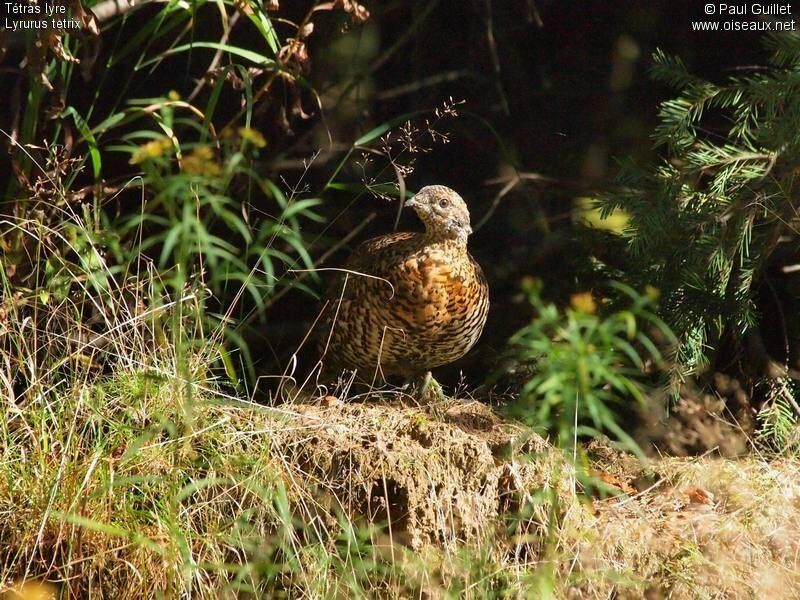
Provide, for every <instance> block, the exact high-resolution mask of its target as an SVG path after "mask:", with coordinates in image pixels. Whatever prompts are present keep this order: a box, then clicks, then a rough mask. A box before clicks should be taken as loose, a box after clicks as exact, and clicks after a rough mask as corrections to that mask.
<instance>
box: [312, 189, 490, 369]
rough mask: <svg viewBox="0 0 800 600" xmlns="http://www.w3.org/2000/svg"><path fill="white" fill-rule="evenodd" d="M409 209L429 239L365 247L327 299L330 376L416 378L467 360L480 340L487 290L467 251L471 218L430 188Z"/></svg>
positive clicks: (449, 196) (450, 197) (378, 241)
mask: <svg viewBox="0 0 800 600" xmlns="http://www.w3.org/2000/svg"><path fill="white" fill-rule="evenodd" d="M406 206H408V207H411V208H414V210H415V211H416V212H417V215H419V217H420V219H421V220H422V222H423V223H424V224H425V232H424V233H422V232H420V233H409V232H402V233H392V234H389V235H384V236H381V237H377V238H373V239H371V240H368V241H366V242H364V243H363V244H361V246H360V247H359V248H358V249H356V251H355V252H354V253H353V254H352V256H351V257H350V259H349V260H348V261H347V263H346V264H345V267H344V268H345V269H346V273H344V274H343V275H342V276H341V277H339V278H338V281H337V282H336V283H335V285H333V286H331V288H330V289H329V292H328V307H327V310H328V315H327V318H326V323H327V327H325V328H324V329H323V332H324V335H323V339H322V340H321V346H322V347H323V350H324V351H325V356H324V362H325V363H326V365H327V367H328V369H327V370H328V371H334V370H337V369H341V368H342V367H344V368H348V369H355V370H358V373H359V375H360V377H361V378H363V379H372V378H373V377H374V376H375V375H376V374H377V375H378V376H380V375H382V376H384V377H386V376H389V375H402V376H405V377H416V376H419V375H422V374H424V373H425V372H426V371H429V370H430V369H432V368H434V367H439V366H442V365H446V364H448V363H451V362H453V361H455V360H457V359H458V358H460V357H462V356H463V355H464V354H466V353H467V351H468V350H469V349H470V348H472V346H473V345H474V344H475V342H476V341H477V340H478V338H479V337H480V334H481V331H482V330H483V326H484V324H485V323H486V315H487V313H488V310H489V288H488V285H487V283H486V278H485V277H484V275H483V272H482V271H481V268H480V266H479V265H478V263H476V262H475V260H474V259H473V258H472V256H470V254H469V252H467V238H468V236H469V234H470V233H472V229H471V227H470V221H469V211H468V210H467V206H466V204H465V203H464V201H463V200H462V199H461V197H460V196H459V195H458V194H456V193H455V192H454V191H453V190H451V189H449V188H447V187H444V186H440V185H433V186H427V187H425V188H423V189H422V190H420V191H419V193H418V194H417V195H415V196H414V197H413V198H412V199H411V200H409V201H408V202H407V203H406Z"/></svg>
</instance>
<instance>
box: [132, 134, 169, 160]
mask: <svg viewBox="0 0 800 600" xmlns="http://www.w3.org/2000/svg"><path fill="white" fill-rule="evenodd" d="M170 148H172V140H170V139H169V138H166V137H164V138H159V139H157V140H153V141H150V142H147V143H146V144H144V145H143V146H139V147H138V148H137V149H136V151H135V152H134V153H133V155H132V156H131V159H130V160H129V161H128V163H130V164H132V165H138V164H139V163H142V162H144V161H145V160H149V159H151V158H158V157H159V156H163V154H164V153H165V152H166V151H167V150H169V149H170Z"/></svg>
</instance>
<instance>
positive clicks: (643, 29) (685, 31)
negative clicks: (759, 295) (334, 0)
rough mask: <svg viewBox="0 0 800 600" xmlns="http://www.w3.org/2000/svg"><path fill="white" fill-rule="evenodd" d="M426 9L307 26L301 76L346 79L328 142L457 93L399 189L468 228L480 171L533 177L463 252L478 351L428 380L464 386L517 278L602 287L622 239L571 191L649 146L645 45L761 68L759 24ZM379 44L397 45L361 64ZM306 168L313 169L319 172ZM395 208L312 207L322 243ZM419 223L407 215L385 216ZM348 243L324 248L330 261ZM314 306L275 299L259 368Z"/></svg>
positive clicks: (458, 6)
mask: <svg viewBox="0 0 800 600" xmlns="http://www.w3.org/2000/svg"><path fill="white" fill-rule="evenodd" d="M431 4H432V3H431V2H427V1H426V2H394V3H386V4H385V5H379V4H378V3H370V4H369V5H368V8H369V9H370V10H371V11H372V17H371V19H370V21H369V22H368V23H367V24H366V25H364V26H362V27H361V28H354V29H352V30H351V31H350V32H348V33H346V34H345V36H344V38H337V36H335V35H332V32H331V31H326V29H325V27H326V26H327V27H329V28H331V29H335V28H339V27H341V21H340V20H337V19H331V20H330V21H329V22H327V23H325V22H324V20H320V21H318V22H317V24H318V27H317V29H316V30H315V33H314V36H313V37H312V41H315V42H319V43H318V44H317V43H312V52H311V56H312V65H311V75H310V77H311V78H312V79H313V80H314V81H315V83H316V85H318V86H319V89H320V90H323V97H327V96H326V92H325V90H330V89H331V88H330V86H335V84H336V82H337V81H339V79H340V77H341V76H342V71H341V69H342V65H343V64H344V65H347V67H346V68H349V69H350V70H351V73H350V75H351V76H352V77H354V78H355V79H356V80H357V81H358V82H359V83H358V85H359V86H360V89H359V93H358V94H353V95H351V96H350V97H349V98H348V100H346V101H341V104H342V105H345V106H344V107H343V108H342V107H340V108H338V109H337V108H334V109H332V110H331V109H329V110H328V111H327V112H326V115H325V117H326V125H327V127H329V128H330V129H331V131H332V132H333V136H334V138H339V139H354V138H355V137H357V136H358V135H360V134H363V133H364V132H366V131H368V130H369V129H370V128H371V127H372V126H374V125H376V124H378V123H381V122H384V121H388V120H390V119H392V118H393V117H396V116H397V115H399V114H403V113H406V112H410V111H414V110H418V109H420V108H433V107H436V106H439V105H441V103H442V102H443V101H444V100H446V99H447V98H448V97H452V98H453V99H456V100H463V101H464V103H463V104H461V105H459V106H458V112H459V117H458V118H456V119H451V120H447V121H446V122H445V123H443V124H442V129H443V130H445V131H447V132H448V133H449V135H450V142H449V143H448V144H433V145H432V150H431V151H430V152H428V153H423V154H420V155H418V156H417V157H416V162H415V170H414V172H413V173H412V174H411V175H410V176H409V177H408V178H407V181H406V183H407V185H408V187H409V189H410V190H416V189H419V188H420V187H422V186H424V185H428V184H432V183H439V184H444V185H448V186H450V187H452V188H454V189H456V190H457V191H459V192H460V193H461V194H462V196H463V197H464V198H465V199H466V200H467V202H468V204H469V206H470V210H471V213H472V219H473V224H477V223H478V222H480V221H481V220H482V219H483V218H484V217H485V216H486V215H487V212H488V211H490V209H491V207H492V204H493V202H494V201H495V199H496V195H497V194H498V192H499V191H500V189H501V188H502V187H503V183H492V180H496V179H497V178H499V177H502V176H505V177H509V176H512V175H513V174H514V173H515V172H518V173H524V174H528V175H532V176H533V178H530V179H528V180H526V181H524V182H523V183H521V184H520V185H518V186H516V187H514V189H513V190H512V191H511V192H510V193H508V194H507V195H506V196H505V197H504V198H503V199H502V200H501V201H500V202H499V204H498V205H497V207H496V209H495V210H494V211H493V212H492V213H491V216H490V218H489V219H488V220H487V221H486V222H485V224H484V225H483V226H481V227H480V228H478V229H477V230H476V232H475V234H474V235H473V236H472V238H471V239H470V251H471V253H472V254H473V255H474V256H475V257H476V258H477V260H478V261H479V262H480V264H481V265H482V266H483V267H484V270H485V271H486V272H487V276H488V278H489V281H490V285H491V298H492V309H491V312H490V315H489V320H488V323H487V326H486V329H485V331H484V335H483V337H482V339H481V340H480V342H479V343H478V345H477V346H476V348H475V349H473V351H472V352H470V354H469V355H467V356H466V357H465V358H464V359H462V360H461V361H459V362H458V363H456V364H454V365H451V366H450V367H447V368H442V369H440V370H439V372H438V373H437V375H438V376H439V377H440V379H442V380H443V381H444V382H445V383H447V384H450V385H452V384H454V383H455V382H457V381H458V380H459V377H460V372H462V371H463V373H464V378H465V380H466V381H467V383H468V384H470V385H476V384H477V383H479V382H481V381H483V380H484V379H485V377H486V373H487V370H491V369H494V368H496V367H497V365H498V357H499V355H500V353H501V352H502V349H503V346H504V344H505V342H506V340H507V339H508V337H509V336H510V335H511V334H512V333H513V332H514V331H516V330H517V329H518V328H519V327H520V326H521V325H523V324H524V323H525V322H527V321H528V319H530V317H531V309H530V308H529V307H528V305H527V303H526V302H525V301H524V299H523V296H522V294H521V293H520V292H519V289H520V288H519V284H520V280H521V279H522V278H523V277H525V276H534V277H538V278H541V279H542V280H543V281H544V285H545V288H544V289H545V294H546V295H547V296H549V297H550V298H553V299H555V300H556V301H560V302H565V301H567V299H568V297H569V295H570V294H571V293H575V292H578V291H585V290H588V289H594V288H595V286H597V285H599V284H600V282H599V281H598V278H597V272H596V269H594V268H593V258H600V259H602V260H603V261H604V262H606V263H609V264H611V265H613V263H614V261H615V259H616V258H617V257H618V256H619V255H620V252H618V248H619V246H618V245H619V244H620V242H619V241H618V240H616V239H615V237H614V236H612V235H608V234H604V233H600V232H597V231H595V230H591V229H588V228H587V227H584V226H582V225H581V224H580V223H579V222H578V221H579V219H576V218H575V217H576V216H575V214H574V210H573V207H574V201H575V199H576V198H578V197H585V196H589V195H591V194H592V193H594V192H596V191H598V190H602V189H604V188H606V187H607V186H609V185H613V181H614V178H615V176H616V175H617V173H618V172H619V170H620V165H621V163H623V162H624V161H627V160H633V161H637V162H643V161H646V160H651V159H653V158H654V157H655V156H654V155H655V154H656V153H657V152H659V150H657V149H654V148H653V143H652V140H651V137H650V136H651V132H652V130H653V127H654V126H655V125H656V123H657V113H658V105H659V102H660V101H662V100H665V99H667V98H669V97H670V95H671V94H672V91H671V90H670V89H668V88H666V87H664V86H662V85H658V84H654V83H653V82H652V81H651V79H650V77H649V67H650V65H651V56H652V54H653V52H654V51H655V50H656V49H657V48H660V49H662V50H664V51H665V52H667V53H669V54H675V55H678V56H680V57H681V58H682V59H683V60H684V61H685V62H686V64H687V65H688V67H689V69H690V70H691V71H692V72H694V73H696V74H697V75H700V76H703V77H708V78H710V79H711V80H712V81H713V80H716V81H719V80H724V79H725V78H727V77H729V76H734V75H737V74H742V73H743V72H745V71H748V70H750V69H751V68H760V67H761V66H763V65H764V64H765V63H766V58H767V53H766V52H765V51H764V49H763V47H762V43H761V41H760V40H761V34H758V33H752V32H746V33H745V32H735V33H724V32H693V31H692V29H691V21H692V20H693V19H703V20H705V19H707V17H705V15H704V14H703V3H700V2H690V3H686V2H668V1H654V2H620V1H617V2H564V1H554V2H548V1H541V0H540V1H537V2H527V1H525V0H518V1H513V0H510V1H503V2H497V1H495V2H489V1H486V2H484V1H474V2H449V1H443V2H438V3H433V4H435V7H434V8H432V9H431V8H430V6H431ZM735 19H736V20H743V19H745V18H744V17H736V18H735ZM747 20H750V18H749V17H748V18H747ZM490 26H491V30H492V34H493V38H494V39H493V41H492V40H490V38H489V35H488V31H489V27H490ZM331 39H333V40H334V41H333V42H332V43H331V42H330V40H331ZM390 48H397V49H396V51H395V52H393V53H392V54H391V56H390V57H389V58H388V59H386V60H384V61H383V62H382V63H380V64H379V66H378V67H377V68H374V66H375V64H377V62H378V60H379V59H381V58H383V53H384V52H386V51H387V49H390ZM493 54H494V57H493ZM342 57H345V59H344V60H342ZM495 59H496V60H495ZM437 77H438V78H440V81H439V82H435V83H431V82H432V81H433V80H435V78H437ZM307 126H308V127H313V128H316V130H317V136H316V137H314V136H310V135H306V136H305V137H304V136H303V133H302V132H303V126H302V125H301V126H300V127H299V129H298V131H297V133H298V137H297V140H296V141H295V142H294V143H292V144H290V148H291V152H299V153H300V154H302V150H301V149H302V148H305V151H306V153H309V152H311V151H312V150H313V148H314V142H315V141H317V142H318V141H319V140H320V139H321V137H320V135H319V133H320V132H319V127H320V124H319V123H316V124H313V125H311V124H309V125H307ZM320 162H321V163H322V164H318V166H317V167H315V169H312V173H311V175H312V177H313V175H314V173H315V172H319V173H320V175H321V176H322V177H324V176H325V174H326V173H327V169H326V167H327V165H325V164H324V160H323V161H320ZM278 163H280V161H278ZM345 173H347V174H348V175H349V176H350V177H351V178H352V179H353V180H354V181H358V180H359V178H360V176H361V173H360V171H359V170H358V169H357V168H353V169H350V170H349V171H345ZM392 173H393V172H392V170H391V169H388V170H387V171H386V172H385V173H384V177H383V179H384V180H386V181H389V180H391V179H392ZM312 187H313V185H312ZM396 211H397V203H396V202H389V201H386V200H384V199H379V198H375V197H373V196H371V195H369V194H364V195H360V196H358V197H357V198H356V199H355V201H353V196H352V195H341V196H339V195H336V194H333V195H328V196H326V206H325V212H326V214H327V215H328V217H329V218H330V219H333V220H334V223H333V225H332V226H331V227H330V228H329V229H327V231H326V234H327V235H328V236H329V237H328V238H327V242H324V241H323V242H322V245H323V246H325V245H326V244H329V243H335V240H336V239H337V238H338V239H340V238H341V237H342V236H344V235H346V234H347V233H348V232H349V231H351V230H352V228H353V227H355V226H356V225H357V224H358V223H360V222H361V221H362V220H363V219H364V218H365V217H367V215H369V214H371V213H373V212H375V213H377V217H376V218H375V219H373V220H372V221H371V222H370V224H369V226H368V227H367V228H365V229H364V231H363V232H362V233H361V234H360V235H359V236H358V237H357V238H356V240H354V243H355V242H358V241H360V240H363V239H366V238H367V237H369V236H370V235H379V234H381V233H385V232H387V231H390V230H391V229H392V227H393V224H394V220H395V215H396ZM406 212H408V211H406ZM419 227H420V224H419V223H418V222H416V220H415V218H414V216H413V215H410V214H404V215H403V217H402V219H401V221H400V226H399V228H400V229H405V228H419ZM349 247H350V248H352V247H353V244H350V246H349ZM346 253H347V249H344V250H343V251H341V252H339V253H337V254H336V255H334V257H333V258H332V259H331V264H336V263H337V262H341V261H342V260H344V258H345V257H346ZM315 309H316V307H314V306H313V303H310V302H309V301H308V300H307V299H303V298H301V297H300V296H299V295H297V296H292V295H289V296H287V297H286V301H284V302H282V303H279V305H278V306H276V312H279V313H283V314H284V315H285V316H286V320H285V321H284V323H285V324H286V326H285V327H281V328H276V327H273V328H269V330H268V331H266V332H265V333H266V335H265V336H264V343H265V344H267V347H268V348H271V349H272V350H274V353H273V352H268V353H267V355H266V356H265V366H266V364H267V363H268V362H269V358H268V357H269V355H272V356H273V360H274V357H284V356H285V350H286V349H288V348H290V347H293V346H292V344H293V343H296V342H295V341H294V340H297V339H299V338H300V337H301V336H302V334H303V332H304V331H305V329H304V328H307V326H308V323H309V320H308V318H305V319H304V318H303V315H304V314H306V313H307V312H308V311H314V310H315ZM257 337H260V336H257ZM255 343H256V345H258V343H259V342H257V341H256V342H255ZM311 354H313V353H310V354H309V355H306V357H307V358H306V359H307V360H311V359H313V356H311ZM271 368H272V367H266V370H270V369H271Z"/></svg>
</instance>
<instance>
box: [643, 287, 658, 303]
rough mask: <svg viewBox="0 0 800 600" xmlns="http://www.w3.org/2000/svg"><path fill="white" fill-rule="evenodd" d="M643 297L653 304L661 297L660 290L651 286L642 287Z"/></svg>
mask: <svg viewBox="0 0 800 600" xmlns="http://www.w3.org/2000/svg"><path fill="white" fill-rule="evenodd" d="M644 295H645V296H647V297H648V298H649V299H650V300H651V301H653V302H655V301H656V300H658V298H659V297H660V296H661V290H660V289H658V288H657V287H655V286H653V285H646V286H644Z"/></svg>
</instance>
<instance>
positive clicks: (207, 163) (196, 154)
mask: <svg viewBox="0 0 800 600" xmlns="http://www.w3.org/2000/svg"><path fill="white" fill-rule="evenodd" d="M181 168H182V169H183V171H184V172H186V173H190V174H192V175H209V176H211V177H215V176H218V175H220V174H221V173H222V167H221V166H220V164H219V163H218V162H217V161H216V159H215V158H214V151H213V150H212V149H211V147H210V146H205V145H204V146H197V147H196V148H195V149H194V150H192V151H191V153H190V154H189V155H188V156H186V157H184V159H183V162H182V163H181Z"/></svg>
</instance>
